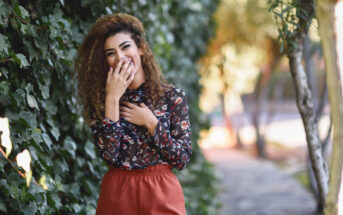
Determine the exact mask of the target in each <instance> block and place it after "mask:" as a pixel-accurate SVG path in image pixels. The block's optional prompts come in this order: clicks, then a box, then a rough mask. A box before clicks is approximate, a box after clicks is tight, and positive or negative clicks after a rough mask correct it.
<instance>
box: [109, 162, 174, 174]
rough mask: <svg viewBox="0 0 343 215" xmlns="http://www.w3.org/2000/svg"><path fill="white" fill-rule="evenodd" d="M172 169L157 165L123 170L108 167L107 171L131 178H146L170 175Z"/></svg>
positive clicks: (167, 166)
mask: <svg viewBox="0 0 343 215" xmlns="http://www.w3.org/2000/svg"><path fill="white" fill-rule="evenodd" d="M171 169H172V167H171V166H170V165H169V164H157V165H155V166H148V167H147V168H145V169H134V170H124V169H120V168H118V167H114V166H110V167H109V169H108V171H109V172H111V173H118V174H125V175H131V176H148V175H162V174H165V173H168V172H169V173H171Z"/></svg>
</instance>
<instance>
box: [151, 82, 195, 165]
mask: <svg viewBox="0 0 343 215" xmlns="http://www.w3.org/2000/svg"><path fill="white" fill-rule="evenodd" d="M174 91H175V96H174V99H173V100H172V101H173V104H172V108H171V119H170V121H169V119H168V118H166V117H161V118H159V120H158V122H157V125H156V129H155V132H154V135H153V140H154V144H155V145H156V146H157V147H158V148H159V149H160V150H161V154H162V156H163V158H164V159H166V160H167V161H168V162H169V163H170V164H171V165H172V166H173V167H175V168H177V169H179V170H181V169H183V168H184V167H185V166H186V165H187V164H188V162H189V160H190V157H191V155H192V146H191V126H190V121H189V109H188V105H187V97H186V95H185V93H184V92H183V91H182V90H180V89H174Z"/></svg>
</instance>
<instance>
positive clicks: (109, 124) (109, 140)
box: [90, 117, 122, 164]
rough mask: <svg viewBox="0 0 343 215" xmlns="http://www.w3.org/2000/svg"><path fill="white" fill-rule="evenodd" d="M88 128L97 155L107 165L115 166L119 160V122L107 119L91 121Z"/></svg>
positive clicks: (120, 132) (120, 133)
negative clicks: (89, 128) (90, 131)
mask: <svg viewBox="0 0 343 215" xmlns="http://www.w3.org/2000/svg"><path fill="white" fill-rule="evenodd" d="M90 127H91V130H92V135H93V138H94V144H95V147H96V149H97V151H98V152H99V155H100V156H101V157H102V158H103V159H105V160H106V161H107V162H108V163H110V164H115V163H116V162H117V161H118V158H119V149H120V146H121V144H120V138H121V136H122V130H121V127H120V122H119V120H117V121H113V120H111V119H110V118H107V117H105V118H104V119H103V120H99V119H93V120H92V121H91V123H90Z"/></svg>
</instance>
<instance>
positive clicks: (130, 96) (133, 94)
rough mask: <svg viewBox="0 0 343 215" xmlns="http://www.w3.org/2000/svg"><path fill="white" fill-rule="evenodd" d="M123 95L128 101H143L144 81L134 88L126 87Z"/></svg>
mask: <svg viewBox="0 0 343 215" xmlns="http://www.w3.org/2000/svg"><path fill="white" fill-rule="evenodd" d="M124 96H125V97H126V99H127V100H128V101H129V102H136V103H137V102H138V103H139V102H144V101H145V98H144V96H145V82H143V83H142V84H141V85H139V87H137V88H135V89H129V88H126V91H125V93H124Z"/></svg>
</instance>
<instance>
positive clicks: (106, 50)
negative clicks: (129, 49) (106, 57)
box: [105, 41, 129, 52]
mask: <svg viewBox="0 0 343 215" xmlns="http://www.w3.org/2000/svg"><path fill="white" fill-rule="evenodd" d="M125 43H129V41H124V42H122V43H121V44H120V45H119V47H121V46H123V45H125ZM108 51H114V49H113V48H111V49H105V52H108Z"/></svg>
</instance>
